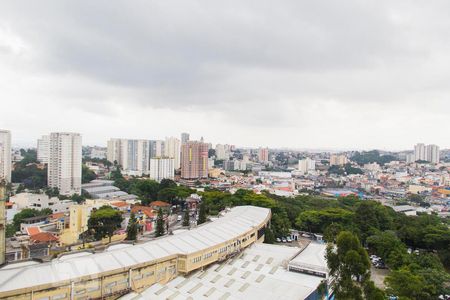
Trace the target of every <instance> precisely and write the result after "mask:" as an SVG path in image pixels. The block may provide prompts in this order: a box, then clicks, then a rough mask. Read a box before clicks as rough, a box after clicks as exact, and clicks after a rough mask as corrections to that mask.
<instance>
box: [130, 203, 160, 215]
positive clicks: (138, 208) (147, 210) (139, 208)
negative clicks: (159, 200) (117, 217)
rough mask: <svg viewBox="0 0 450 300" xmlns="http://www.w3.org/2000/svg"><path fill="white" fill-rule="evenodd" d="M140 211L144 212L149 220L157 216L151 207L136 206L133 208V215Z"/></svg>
mask: <svg viewBox="0 0 450 300" xmlns="http://www.w3.org/2000/svg"><path fill="white" fill-rule="evenodd" d="M139 211H141V212H143V213H144V214H145V215H146V216H147V217H149V218H153V217H154V216H155V215H154V214H153V209H151V207H148V206H141V205H135V206H133V207H132V208H131V212H133V213H137V212H139Z"/></svg>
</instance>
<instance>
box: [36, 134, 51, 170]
mask: <svg viewBox="0 0 450 300" xmlns="http://www.w3.org/2000/svg"><path fill="white" fill-rule="evenodd" d="M49 145H50V136H49V135H43V136H42V137H41V138H40V139H38V140H37V159H38V161H39V162H40V163H43V164H48V156H49V151H50V150H49V149H50V148H49Z"/></svg>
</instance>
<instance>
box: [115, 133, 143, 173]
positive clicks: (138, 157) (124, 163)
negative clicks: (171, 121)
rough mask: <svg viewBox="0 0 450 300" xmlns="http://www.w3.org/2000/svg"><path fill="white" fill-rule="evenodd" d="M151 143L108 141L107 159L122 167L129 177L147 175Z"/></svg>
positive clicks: (121, 140) (126, 140)
mask: <svg viewBox="0 0 450 300" xmlns="http://www.w3.org/2000/svg"><path fill="white" fill-rule="evenodd" d="M150 155H151V141H148V140H129V139H110V140H109V141H108V150H107V159H108V160H109V161H110V162H112V163H114V162H116V163H117V164H118V165H120V166H121V167H122V170H123V171H124V172H125V173H127V174H129V175H136V176H141V175H143V174H149V168H150V157H151V156H150Z"/></svg>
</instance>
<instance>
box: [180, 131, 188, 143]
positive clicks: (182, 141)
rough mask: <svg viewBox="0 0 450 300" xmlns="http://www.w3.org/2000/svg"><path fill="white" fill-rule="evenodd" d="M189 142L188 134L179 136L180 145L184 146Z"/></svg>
mask: <svg viewBox="0 0 450 300" xmlns="http://www.w3.org/2000/svg"><path fill="white" fill-rule="evenodd" d="M188 141H189V133H187V132H183V133H182V134H181V144H182V145H183V144H186V143H187V142H188Z"/></svg>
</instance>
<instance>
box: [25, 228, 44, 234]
mask: <svg viewBox="0 0 450 300" xmlns="http://www.w3.org/2000/svg"><path fill="white" fill-rule="evenodd" d="M26 231H27V233H28V235H29V236H32V235H35V234H38V233H40V232H41V229H40V228H39V227H26Z"/></svg>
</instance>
